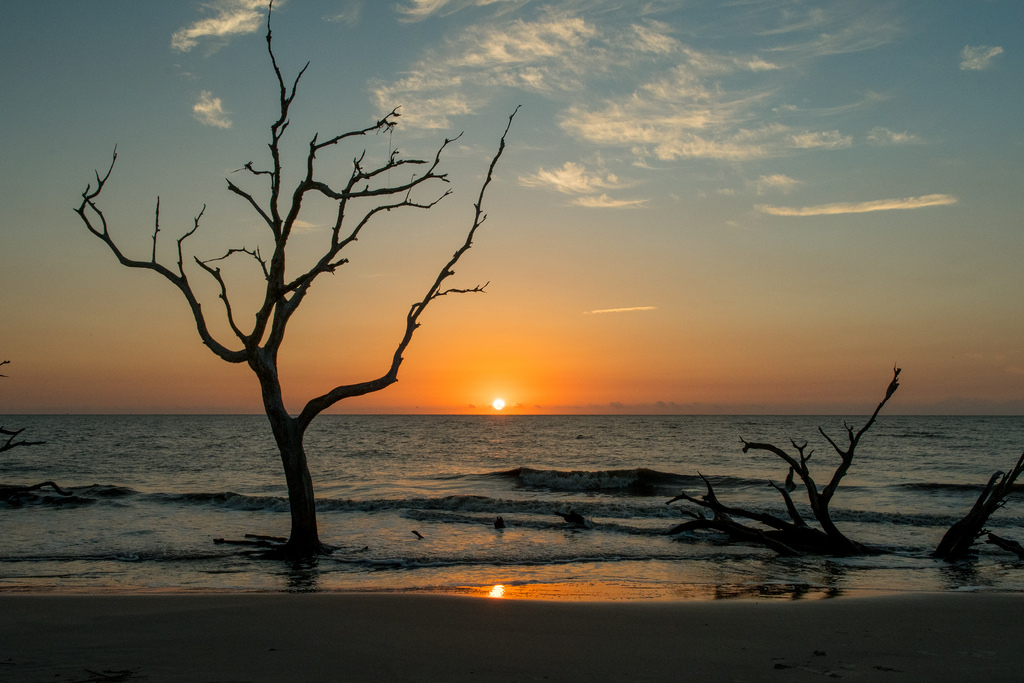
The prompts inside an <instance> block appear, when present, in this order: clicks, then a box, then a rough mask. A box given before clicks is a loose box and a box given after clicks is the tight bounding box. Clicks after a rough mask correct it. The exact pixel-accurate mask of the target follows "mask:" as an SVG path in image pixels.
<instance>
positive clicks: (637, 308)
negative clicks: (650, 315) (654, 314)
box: [583, 306, 657, 315]
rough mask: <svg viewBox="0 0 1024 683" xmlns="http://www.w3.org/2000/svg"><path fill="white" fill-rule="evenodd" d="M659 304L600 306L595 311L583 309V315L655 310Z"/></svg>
mask: <svg viewBox="0 0 1024 683" xmlns="http://www.w3.org/2000/svg"><path fill="white" fill-rule="evenodd" d="M656 308H657V306H630V307H629V308H599V309H597V310H594V311H583V315H600V314H603V313H633V312H634V311H653V310H655V309H656Z"/></svg>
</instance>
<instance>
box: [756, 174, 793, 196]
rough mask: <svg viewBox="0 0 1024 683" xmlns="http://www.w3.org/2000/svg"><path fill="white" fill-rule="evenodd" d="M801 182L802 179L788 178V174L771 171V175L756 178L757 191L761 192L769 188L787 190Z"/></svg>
mask: <svg viewBox="0 0 1024 683" xmlns="http://www.w3.org/2000/svg"><path fill="white" fill-rule="evenodd" d="M802 184H803V182H802V181H799V180H796V179H794V178H790V177H789V176H788V175H784V174H782V173H773V174H771V175H763V176H761V177H760V178H758V179H757V193H758V194H763V193H765V192H767V191H769V190H780V191H782V192H789V191H790V190H793V189H794V188H796V187H797V186H798V185H802Z"/></svg>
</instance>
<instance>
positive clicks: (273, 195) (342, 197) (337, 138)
mask: <svg viewBox="0 0 1024 683" xmlns="http://www.w3.org/2000/svg"><path fill="white" fill-rule="evenodd" d="M270 14H271V13H270V11H268V13H267V33H266V43H267V53H268V54H269V57H270V65H271V67H272V69H273V72H274V76H275V78H276V80H277V85H278V89H279V93H280V102H279V112H278V115H277V118H276V119H275V120H274V122H273V124H272V125H271V126H270V142H269V151H270V160H269V166H265V167H264V166H258V165H256V164H254V163H253V162H248V163H246V164H244V166H243V167H242V169H239V170H244V171H245V172H247V174H248V175H249V176H251V177H252V179H254V181H258V182H260V183H263V182H265V183H266V184H267V186H268V187H266V188H265V191H266V192H267V196H266V198H265V199H264V200H263V201H260V200H258V199H257V198H256V196H255V195H254V194H252V193H250V191H248V190H245V189H242V188H241V187H239V186H237V185H236V184H235V183H233V182H232V181H231V180H228V181H227V189H228V191H229V192H231V193H233V194H235V195H237V196H238V197H240V198H241V199H242V200H243V203H244V204H246V205H247V206H248V207H249V208H250V209H251V210H252V211H253V212H255V214H256V215H257V216H258V218H259V220H260V222H261V223H262V224H264V225H265V228H266V230H267V231H268V232H269V237H270V238H272V240H273V244H272V249H271V251H270V254H269V258H268V257H265V256H264V255H263V253H262V252H261V251H260V249H259V248H249V247H239V248H234V249H230V250H228V251H227V252H226V253H225V254H223V255H221V256H218V257H216V258H207V259H201V258H199V257H198V256H193V257H192V258H191V259H186V257H185V249H184V247H185V243H186V241H187V240H188V239H189V238H191V237H192V236H193V235H195V233H196V232H197V231H198V230H199V228H200V220H201V218H202V216H203V212H204V211H205V206H204V207H203V210H201V211H199V213H198V215H197V216H196V217H195V219H194V221H193V222H192V225H191V227H190V229H188V230H187V231H184V234H182V236H181V237H179V238H178V239H177V248H176V255H177V260H176V262H175V263H171V264H165V263H161V262H160V261H159V260H158V258H157V238H158V235H159V233H160V231H161V226H160V201H159V198H158V199H157V202H156V219H155V223H154V227H153V249H152V252H151V254H148V255H147V256H146V257H143V258H141V259H139V258H135V257H132V256H129V255H128V254H126V253H124V252H123V251H122V250H121V248H120V247H119V246H118V244H117V242H116V241H115V239H114V236H113V235H112V234H111V232H110V229H109V227H108V223H107V218H106V216H105V215H104V214H103V212H102V211H101V210H100V207H99V206H98V204H97V199H98V198H99V196H100V193H101V192H103V189H104V187H105V186H106V184H107V181H108V180H109V178H110V174H111V171H112V170H113V167H114V163H115V161H116V159H117V152H116V149H115V152H114V157H113V159H112V160H111V163H110V167H109V168H108V169H107V171H106V173H105V174H103V175H101V174H100V173H99V172H98V171H97V172H96V183H95V186H93V185H92V184H90V185H89V186H88V187H86V189H85V191H84V192H83V193H82V201H81V204H80V205H79V206H78V208H76V209H75V211H76V212H77V213H78V215H79V216H80V217H81V220H82V221H83V222H84V223H85V226H86V228H88V230H89V231H90V232H91V233H92V234H93V235H95V236H96V237H97V238H99V239H100V240H101V241H102V242H103V243H104V244H105V245H106V246H107V247H108V248H109V250H110V251H111V252H112V253H113V254H114V256H115V257H116V258H117V260H118V261H119V262H120V263H121V265H123V266H126V267H128V268H136V269H140V270H148V271H152V272H154V273H156V274H157V275H159V276H161V277H163V278H164V279H165V280H167V281H168V282H169V283H170V284H171V285H173V286H174V287H175V288H177V289H178V291H179V292H180V293H181V295H182V296H183V297H184V299H185V302H186V303H187V304H188V307H189V309H190V311H191V313H192V316H193V318H194V320H195V325H196V328H197V330H198V332H199V337H200V339H201V340H202V342H203V344H205V345H206V346H207V347H208V348H209V349H210V350H211V351H212V352H213V353H214V354H215V355H217V356H218V357H219V358H221V359H222V360H224V361H226V362H228V363H237V364H245V365H248V366H249V368H250V369H251V370H252V372H253V373H255V375H256V378H257V379H258V381H259V385H260V390H261V396H262V402H263V408H264V411H265V412H266V415H267V418H268V420H269V422H270V428H271V431H272V432H273V436H274V439H275V441H276V444H277V447H278V450H279V452H280V457H281V462H282V465H283V468H284V474H285V480H286V482H287V487H288V499H289V503H290V507H291V533H290V536H289V538H288V542H287V543H286V544H284V547H283V548H282V551H283V552H285V553H287V554H290V555H312V554H319V553H324V552H329V549H328V548H326V547H325V546H324V545H323V544H322V543H321V542H320V539H319V535H318V532H317V521H316V509H315V504H314V492H313V483H312V481H311V478H310V475H309V468H308V466H307V462H306V452H305V449H304V446H303V437H304V434H305V432H306V429H307V428H308V427H309V425H310V423H311V422H312V421H313V419H314V418H315V417H316V416H317V415H319V414H320V413H321V412H322V411H324V410H326V409H327V408H330V407H331V406H333V405H334V404H336V403H338V402H339V401H342V400H344V399H347V398H352V397H355V396H362V395H365V394H368V393H371V392H375V391H380V390H381V389H384V388H385V387H387V386H390V385H391V384H393V383H394V382H396V381H397V380H398V370H399V367H400V366H401V364H402V360H403V359H402V354H403V353H404V352H405V350H406V348H407V347H408V346H409V343H410V342H411V341H412V337H413V333H414V332H415V331H416V329H417V328H418V327H419V326H420V317H421V316H422V315H423V312H424V311H425V310H426V309H427V306H428V305H429V304H430V303H431V302H433V301H434V300H436V299H438V298H440V297H443V296H445V295H447V294H454V293H467V292H482V291H484V287H486V284H485V285H478V286H474V287H471V288H462V289H456V288H446V282H447V281H448V279H449V278H450V277H451V276H452V275H454V266H455V265H456V264H457V263H458V262H459V260H460V259H461V258H462V256H463V255H464V254H465V253H466V252H467V251H468V250H469V249H470V247H471V246H472V244H473V239H474V237H475V236H476V233H477V229H478V228H479V227H480V226H481V224H482V223H483V222H484V220H485V219H486V214H484V212H483V209H482V206H483V199H484V193H485V192H486V190H487V188H488V186H489V185H490V183H491V180H492V177H493V172H494V168H495V165H496V164H497V162H498V159H499V158H500V157H501V154H502V152H503V150H504V149H505V137H506V136H507V134H508V131H509V128H510V127H511V125H512V118H513V117H514V116H515V112H513V113H512V115H511V116H509V120H508V125H507V126H506V128H505V132H504V133H503V134H502V136H501V139H500V142H499V145H498V150H497V152H496V153H495V155H494V156H493V157H492V159H491V162H490V166H489V167H488V169H487V173H486V176H485V177H484V180H483V182H482V184H481V187H480V192H479V195H478V197H477V200H476V202H475V204H474V213H473V217H472V221H471V222H470V224H469V227H468V230H467V232H466V235H465V240H464V241H463V242H462V244H461V245H460V246H459V247H458V248H457V250H456V251H455V253H454V255H453V256H452V257H451V258H450V259H449V260H448V261H447V262H446V263H444V264H443V265H442V266H441V268H440V270H439V271H438V274H437V276H436V278H435V279H434V281H433V282H432V283H430V285H429V286H427V287H426V289H425V291H424V293H423V295H422V298H420V299H419V300H417V301H416V302H415V303H413V304H412V305H411V306H410V308H409V310H408V312H407V313H406V315H405V327H404V332H403V333H402V334H401V337H400V339H399V340H398V342H397V346H396V348H395V351H394V354H393V356H392V357H391V361H390V363H389V364H388V365H387V366H386V367H384V368H382V370H383V371H382V372H379V374H377V372H373V373H367V374H369V375H370V378H369V379H366V380H365V381H360V382H356V383H353V384H342V385H338V386H336V387H334V388H332V389H330V390H329V391H327V392H326V393H324V394H322V395H319V396H315V397H313V398H311V399H309V400H308V401H307V402H306V403H305V405H303V406H302V407H301V409H300V410H299V411H298V412H297V414H296V413H291V412H290V411H289V410H288V409H287V407H286V406H285V402H284V399H283V397H282V390H281V381H280V378H279V376H278V352H279V351H280V349H281V346H282V344H283V342H284V339H285V332H286V330H287V326H288V323H289V322H290V321H291V320H292V316H293V315H294V314H295V312H296V311H297V310H298V308H299V306H300V305H301V304H302V302H303V301H304V300H305V298H306V295H307V294H308V293H309V291H310V289H311V287H312V285H313V283H314V282H315V281H316V280H317V279H318V278H320V276H322V275H325V274H331V273H334V272H335V271H336V270H337V269H339V268H341V267H342V266H344V265H345V264H346V263H347V262H348V259H347V258H346V257H345V256H344V254H347V253H348V252H345V251H344V250H345V248H346V247H348V246H349V245H351V244H352V243H353V242H355V241H356V240H357V239H358V238H359V237H360V236H362V234H363V232H364V231H365V230H367V229H368V228H369V226H370V225H371V223H373V222H374V219H376V218H378V217H380V216H382V215H383V214H385V213H387V212H394V211H396V210H411V209H421V210H426V209H430V208H431V207H433V206H434V205H436V204H437V203H438V202H439V201H441V200H442V199H443V198H444V197H446V196H447V195H448V194H449V193H450V191H447V190H446V191H444V192H441V191H440V188H443V187H444V185H445V184H447V183H448V182H449V179H448V176H447V174H446V173H443V172H441V171H440V170H439V165H440V162H441V155H442V153H443V152H444V151H445V149H446V148H447V147H448V145H450V144H451V143H452V142H454V140H448V139H446V140H445V141H444V142H443V143H442V144H441V145H440V146H439V147H438V148H437V151H436V153H435V154H434V155H433V158H424V159H419V158H406V157H404V156H402V155H400V154H399V152H398V151H397V150H395V151H393V152H391V153H390V155H389V156H388V157H387V159H386V160H383V161H380V162H376V163H371V162H369V161H368V160H367V158H366V157H367V155H366V152H365V150H364V151H363V152H362V153H361V154H358V155H357V156H356V157H355V159H354V160H353V162H352V170H351V173H350V174H349V175H348V177H347V178H344V177H343V178H341V179H340V182H337V183H329V182H327V181H325V180H322V179H321V178H320V177H319V175H318V174H317V163H318V161H319V160H320V156H321V155H323V154H326V153H327V152H329V151H332V150H334V149H337V148H338V147H339V146H340V145H341V143H348V142H352V141H354V140H355V139H358V138H360V137H363V136H366V135H369V134H371V133H387V132H389V131H391V130H392V129H393V128H394V127H395V125H396V124H397V120H398V117H399V113H398V110H397V109H395V110H393V111H391V113H389V114H387V115H385V116H384V117H383V118H381V119H380V120H379V121H377V122H376V123H375V124H373V125H371V126H368V127H365V128H361V129H358V130H352V131H349V132H346V133H341V134H338V135H331V136H329V137H327V138H326V139H321V138H320V136H319V135H314V136H313V138H312V139H311V140H310V141H309V143H308V151H307V153H306V162H305V165H304V168H303V170H302V173H303V176H302V177H301V178H300V179H299V180H298V182H297V183H296V184H295V185H294V186H293V187H292V189H291V190H290V191H289V190H287V189H286V187H285V178H284V175H283V173H282V162H281V157H282V141H283V139H284V137H285V133H286V131H287V128H288V126H289V112H290V109H291V105H292V102H293V100H294V98H295V95H296V90H297V88H298V85H299V81H300V79H301V78H302V76H303V74H305V72H306V69H307V68H308V67H309V64H308V63H307V64H306V66H304V67H303V68H302V69H301V70H300V71H299V72H298V75H296V76H295V78H294V80H292V81H291V84H290V87H289V84H288V83H286V81H285V79H284V77H283V76H282V73H281V69H280V68H279V66H278V63H277V59H276V57H275V55H274V50H273V46H272V43H271V30H270ZM456 139H458V138H456ZM413 170H415V173H413ZM393 177H394V178H395V180H394V181H392V178H393ZM432 188H436V189H432ZM417 190H418V191H419V192H420V193H422V192H424V191H426V192H430V193H432V195H431V196H432V198H431V199H429V200H427V201H417V200H416V199H414V198H413V194H414V191H417ZM311 196H312V197H317V196H319V197H321V198H326V199H327V200H330V201H332V202H334V204H335V207H336V219H335V221H334V223H333V226H332V227H331V229H330V230H329V231H328V232H327V234H326V235H325V240H324V241H325V244H324V245H323V248H322V250H321V252H320V256H319V258H318V259H317V260H316V261H315V263H314V264H313V265H312V267H310V268H308V270H304V271H301V272H292V270H286V268H285V262H286V259H285V255H286V251H288V249H287V247H288V244H289V239H290V238H291V237H292V234H293V231H294V229H295V228H296V225H297V224H299V223H298V221H299V214H300V211H301V209H302V208H303V205H304V204H303V202H304V201H305V200H306V199H307V198H309V197H311ZM367 207H369V208H367ZM236 258H242V259H244V260H247V261H249V262H250V263H252V264H253V265H254V266H255V268H256V269H257V272H258V273H259V274H260V275H261V276H262V278H263V279H264V280H265V282H266V287H265V291H263V290H262V285H261V291H260V293H259V297H258V299H259V301H260V302H261V303H260V304H258V308H256V310H255V311H253V312H252V313H248V314H244V315H243V314H240V313H239V312H238V311H236V307H235V306H233V305H232V299H231V298H230V297H229V295H228V284H227V281H226V276H225V274H224V273H223V272H222V270H221V267H220V265H221V262H222V261H225V260H228V259H236ZM186 262H194V263H191V266H192V268H194V270H192V268H190V269H186V267H185V265H186ZM293 268H294V266H293ZM190 272H198V273H199V274H200V275H205V276H206V277H209V278H211V279H212V281H213V284H214V287H215V288H216V289H217V290H218V291H219V298H220V300H221V304H222V313H223V315H224V320H225V322H226V324H227V329H230V334H229V335H228V336H227V338H226V340H224V341H222V340H221V339H219V338H217V337H216V336H215V335H214V333H213V332H211V328H210V325H209V324H208V313H207V311H206V309H204V308H203V306H202V305H201V303H200V300H199V297H198V296H197V289H196V288H195V287H194V286H193V281H192V279H191V275H190Z"/></svg>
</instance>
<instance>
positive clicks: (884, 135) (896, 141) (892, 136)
mask: <svg viewBox="0 0 1024 683" xmlns="http://www.w3.org/2000/svg"><path fill="white" fill-rule="evenodd" d="M868 142H870V143H871V144H873V145H908V144H916V143H919V142H921V138H919V137H917V136H916V135H914V134H913V133H907V132H906V131H904V132H902V133H897V132H896V131H892V130H889V129H888V128H885V127H883V126H875V127H874V128H872V129H871V130H870V131H869V132H868Z"/></svg>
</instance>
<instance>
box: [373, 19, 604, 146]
mask: <svg viewBox="0 0 1024 683" xmlns="http://www.w3.org/2000/svg"><path fill="white" fill-rule="evenodd" d="M597 38H598V34H597V30H596V29H595V28H594V27H593V26H591V25H590V24H589V23H588V22H586V21H584V20H583V19H581V18H579V17H576V16H573V15H568V14H559V13H557V12H552V11H549V12H545V13H544V14H543V15H542V16H541V17H540V18H538V19H537V20H535V21H524V20H521V19H517V20H514V21H510V22H504V23H501V24H497V25H493V26H490V27H481V26H475V27H473V28H472V29H471V30H467V31H464V32H463V33H462V34H460V35H458V36H455V37H454V38H452V39H449V40H448V41H446V42H445V44H444V45H443V47H442V48H441V49H439V50H434V51H431V52H429V53H427V54H426V55H425V56H424V57H423V59H421V60H420V62H419V65H418V67H417V68H416V69H414V70H411V71H408V72H406V73H405V74H403V75H402V77H401V78H400V79H398V80H396V81H393V82H378V83H376V84H373V86H372V90H373V96H374V100H375V102H376V104H377V106H378V107H379V108H381V109H389V108H392V107H394V106H395V105H398V104H400V105H401V106H402V114H403V123H405V124H406V125H413V126H420V127H447V126H448V125H449V124H448V117H449V116H456V115H461V114H469V113H473V112H475V111H476V110H477V109H478V108H479V107H480V106H482V105H483V104H484V103H485V102H486V101H487V100H488V99H489V97H490V96H491V95H493V94H494V93H496V92H499V91H504V90H508V89H510V88H516V89H520V90H523V91H527V92H538V93H544V94H553V93H561V92H567V91H577V90H580V89H581V88H583V87H584V86H583V82H582V80H581V74H582V73H583V72H584V71H585V69H586V65H588V64H590V65H592V64H593V61H594V59H595V56H594V55H593V51H594V47H593V46H592V45H591V43H592V41H594V40H596V39H597ZM605 59H607V57H605Z"/></svg>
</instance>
